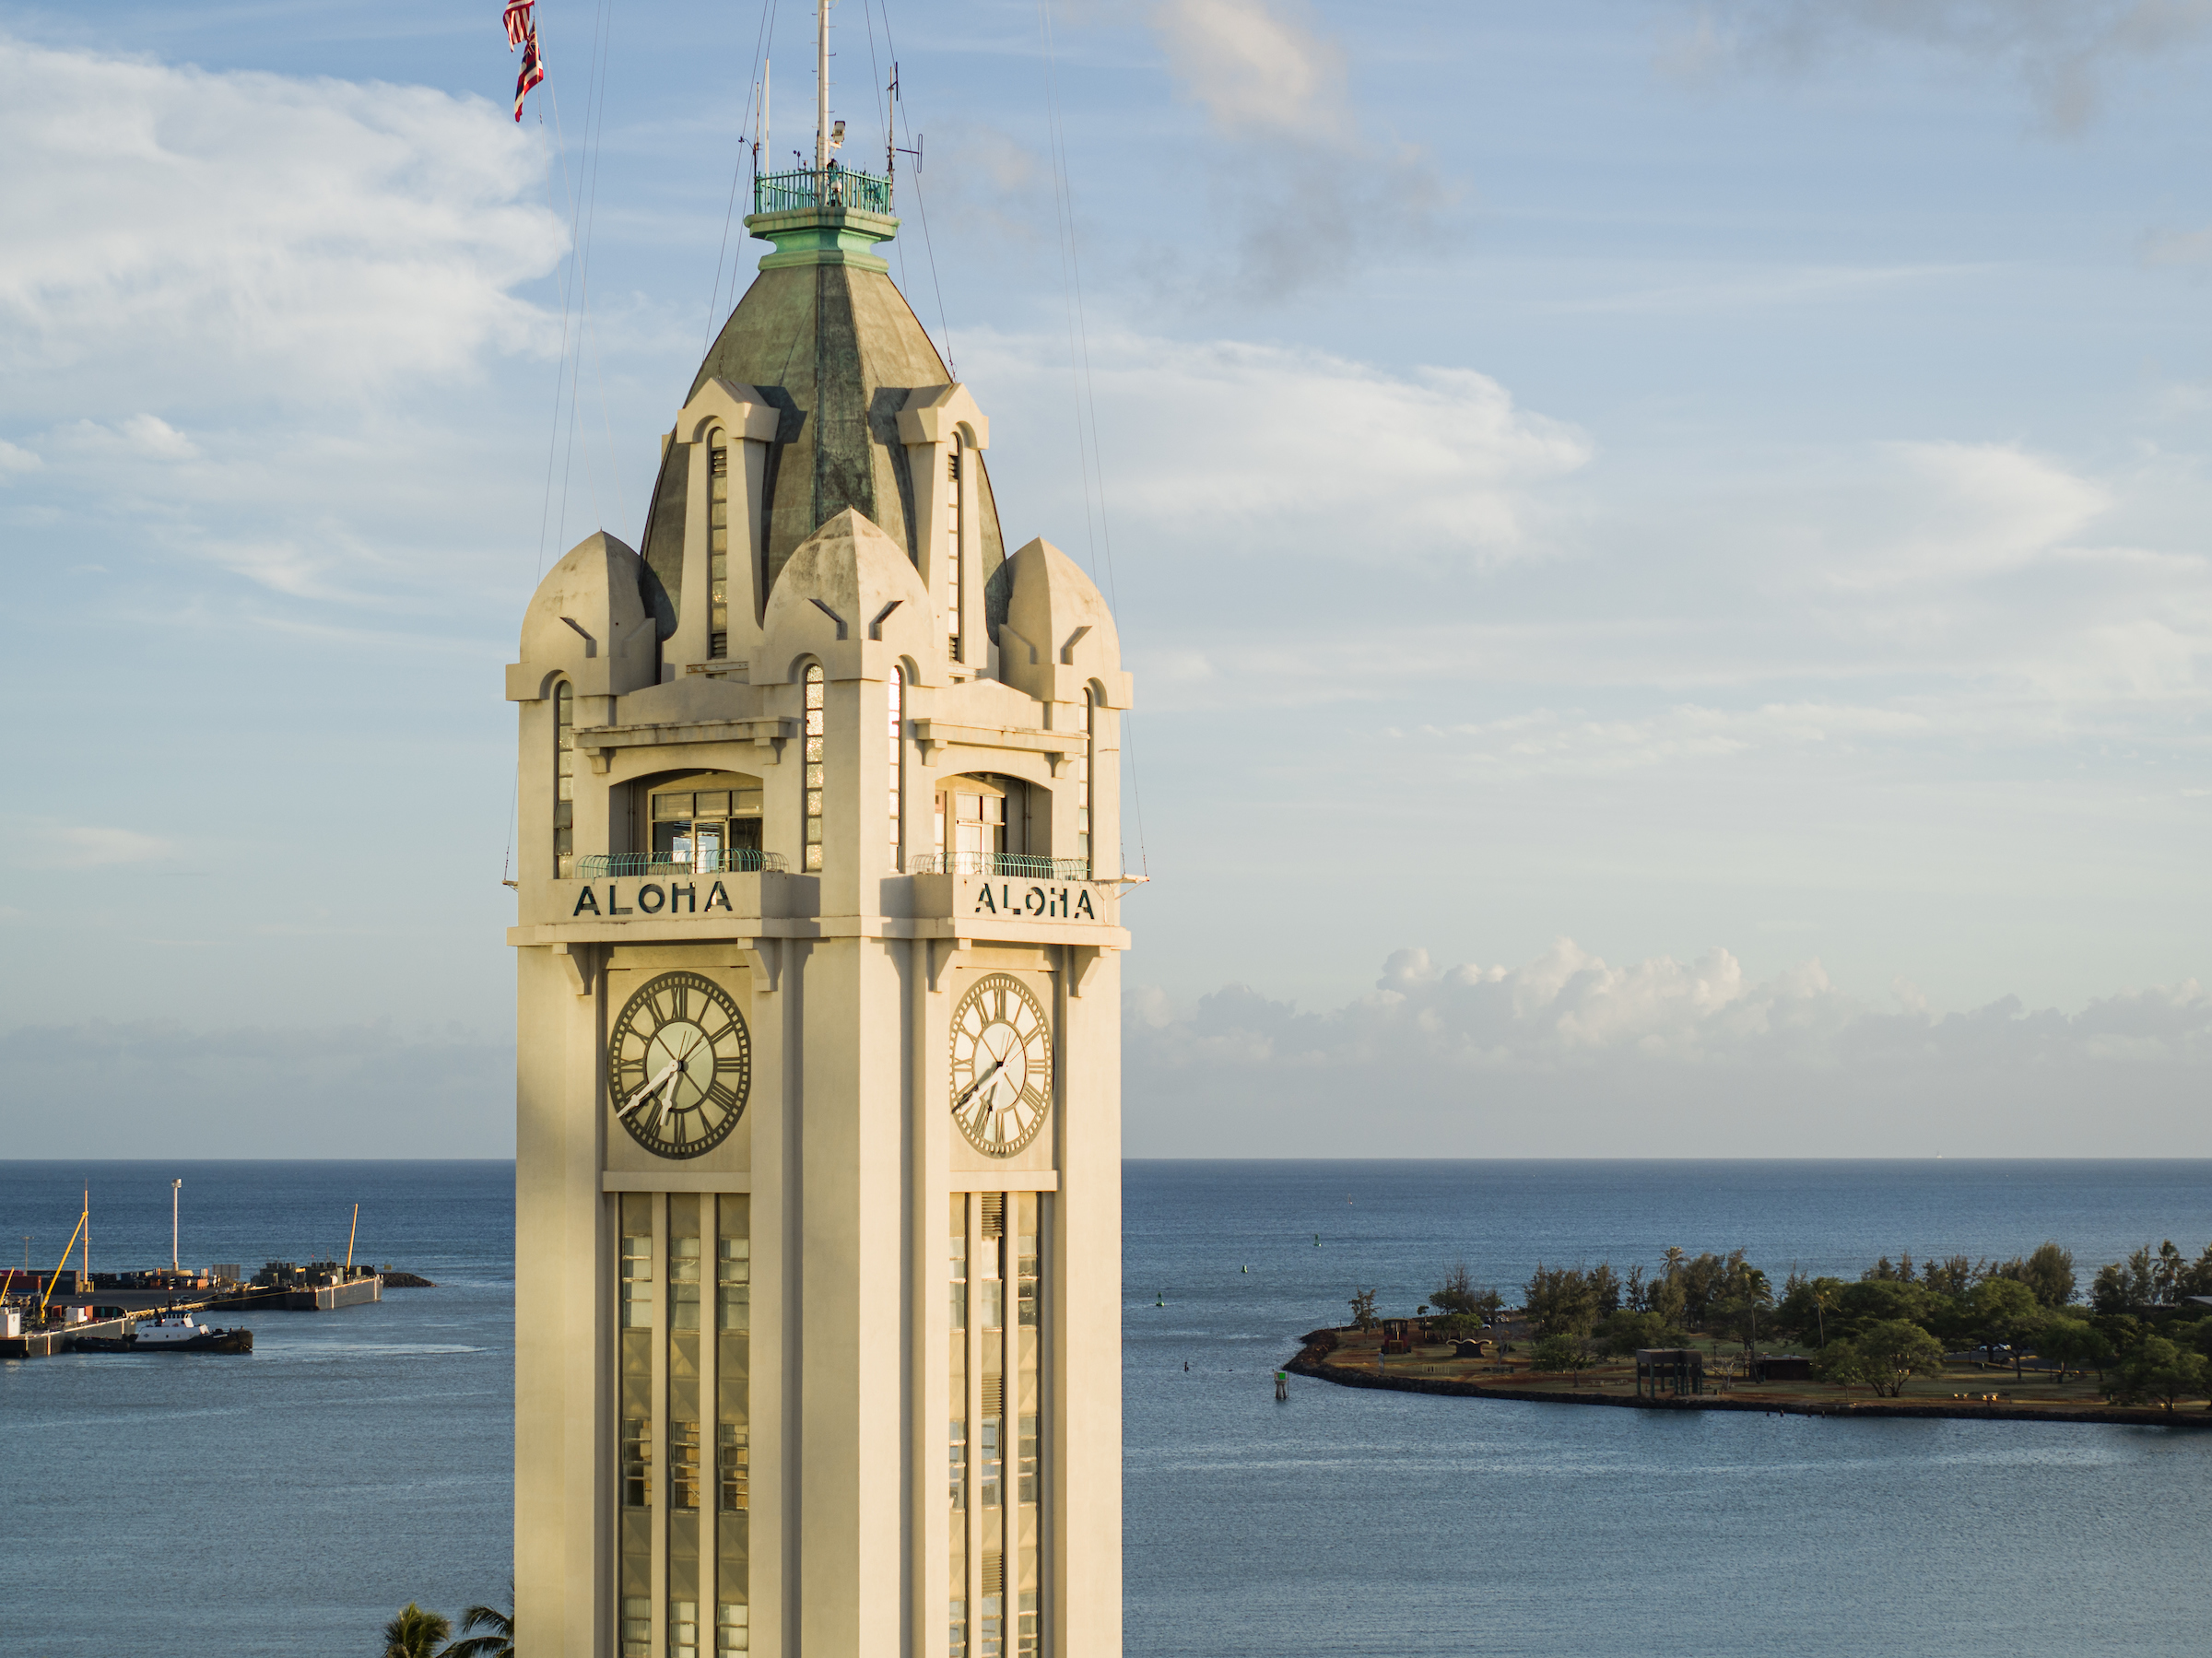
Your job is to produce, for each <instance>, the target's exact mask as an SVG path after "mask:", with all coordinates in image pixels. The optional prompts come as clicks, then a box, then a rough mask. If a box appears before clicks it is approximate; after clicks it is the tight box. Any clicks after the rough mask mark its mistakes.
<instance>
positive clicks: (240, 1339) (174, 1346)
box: [72, 1311, 253, 1353]
mask: <svg viewBox="0 0 2212 1658" xmlns="http://www.w3.org/2000/svg"><path fill="white" fill-rule="evenodd" d="M72 1345H73V1346H75V1348H76V1351H77V1352H79V1353H251V1352H252V1351H253V1331H251V1330H243V1329H240V1330H220V1329H216V1328H213V1327H211V1326H209V1325H206V1324H203V1323H197V1322H196V1321H195V1320H194V1318H193V1316H192V1314H191V1313H189V1312H177V1311H169V1312H163V1313H160V1314H159V1315H157V1316H156V1317H154V1318H152V1319H150V1320H148V1321H147V1323H143V1324H141V1325H140V1326H139V1327H138V1328H137V1329H135V1330H134V1331H132V1332H130V1333H129V1334H128V1335H80V1336H79V1337H77V1339H76V1342H75V1343H74V1344H72Z"/></svg>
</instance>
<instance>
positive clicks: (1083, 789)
mask: <svg viewBox="0 0 2212 1658" xmlns="http://www.w3.org/2000/svg"><path fill="white" fill-rule="evenodd" d="M1097 722H1098V708H1097V705H1096V701H1095V700H1094V699H1093V698H1092V696H1091V694H1090V689H1089V688H1088V686H1087V687H1085V688H1084V691H1083V755H1082V758H1079V759H1078V760H1077V761H1076V856H1077V857H1078V858H1081V859H1083V860H1084V861H1085V862H1087V863H1088V861H1089V859H1090V758H1091V753H1092V751H1093V749H1094V748H1096V747H1097V745H1098V736H1097V731H1098V724H1097ZM1084 873H1085V874H1086V875H1088V874H1089V871H1088V870H1086V871H1085V872H1084Z"/></svg>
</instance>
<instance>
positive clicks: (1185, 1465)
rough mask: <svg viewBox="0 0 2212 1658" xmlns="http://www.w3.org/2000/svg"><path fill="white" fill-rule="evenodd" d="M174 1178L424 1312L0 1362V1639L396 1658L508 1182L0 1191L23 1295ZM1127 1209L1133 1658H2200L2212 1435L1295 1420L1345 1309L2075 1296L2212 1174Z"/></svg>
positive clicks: (1485, 1406) (159, 1210) (488, 1493)
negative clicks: (1551, 1297)
mask: <svg viewBox="0 0 2212 1658" xmlns="http://www.w3.org/2000/svg"><path fill="white" fill-rule="evenodd" d="M178 1176H182V1178H183V1180H184V1182H185V1184H184V1190H183V1204H182V1212H183V1229H182V1230H183V1251H182V1252H183V1255H184V1257H185V1259H186V1261H187V1262H188V1263H191V1264H206V1263H208V1262H212V1261H225V1262H238V1263H241V1264H245V1265H247V1266H248V1267H249V1268H251V1267H253V1266H257V1265H259V1264H261V1262H262V1261H264V1260H266V1259H269V1258H272V1257H274V1258H280V1259H291V1260H305V1259H308V1258H311V1257H318V1256H328V1255H330V1254H331V1253H333V1252H335V1253H337V1254H338V1255H340V1256H341V1257H342V1256H343V1253H344V1247H345V1241H346V1240H345V1231H346V1223H347V1219H348V1218H349V1217H350V1214H351V1209H352V1205H354V1204H355V1203H356V1202H359V1204H360V1205H361V1233H360V1239H359V1244H358V1246H357V1251H358V1258H360V1259H365V1260H369V1261H372V1262H375V1263H379V1264H382V1263H383V1262H391V1263H393V1264H396V1265H397V1266H399V1267H401V1268H403V1269H406V1270H408V1271H412V1272H417V1273H420V1274H422V1275H423V1276H427V1277H429V1278H432V1279H434V1280H436V1281H437V1284H438V1286H439V1287H438V1288H435V1289H424V1290H411V1291H409V1290H394V1291H392V1292H389V1293H388V1295H387V1297H386V1299H385V1300H384V1301H383V1302H382V1304H381V1305H378V1306H373V1307H364V1308H358V1309H353V1310H349V1311H343V1312H336V1313H320V1314H315V1313H254V1314H250V1315H247V1316H245V1317H244V1318H242V1319H239V1320H237V1321H235V1322H241V1323H248V1324H250V1325H251V1326H252V1327H253V1330H254V1333H255V1349H254V1352H253V1355H252V1356H251V1357H249V1358H215V1357H211V1358H196V1359H194V1358H147V1357H138V1356H112V1357H109V1356H102V1357H95V1356H83V1357H76V1356H64V1357H60V1358H47V1359H38V1360H31V1361H24V1362H14V1363H0V1429H4V1430H5V1434H6V1452H5V1455H4V1456H0V1468H4V1469H5V1477H6V1497H5V1499H4V1500H0V1601H4V1602H5V1604H6V1605H7V1606H8V1608H9V1613H8V1625H9V1628H8V1630H7V1633H6V1640H5V1647H6V1651H8V1652H22V1653H24V1654H26V1655H27V1658H63V1655H65V1654H92V1653H100V1654H105V1653H109V1652H162V1653H165V1654H173V1655H177V1658H199V1655H200V1654H206V1655H207V1658H214V1655H215V1654H218V1653H220V1654H224V1655H225V1658H232V1655H235V1654H240V1653H264V1652H266V1653H279V1652H282V1653H292V1652H317V1653H324V1652H327V1653H343V1652H370V1651H373V1650H375V1646H376V1640H375V1636H376V1630H377V1629H378V1627H379V1626H380V1625H381V1624H382V1621H383V1620H384V1619H385V1618H387V1617H390V1616H391V1615H392V1613H393V1612H394V1610H396V1609H397V1608H398V1607H399V1606H400V1605H403V1604H405V1603H406V1601H408V1600H416V1601H418V1602H420V1603H421V1604H422V1605H427V1606H433V1607H437V1608H439V1609H441V1610H444V1611H446V1612H448V1613H452V1612H454V1611H457V1610H458V1609H459V1608H460V1607H461V1606H462V1605H465V1604H467V1603H469V1602H472V1601H493V1602H502V1601H503V1599H504V1596H505V1593H506V1590H507V1575H508V1550H509V1535H510V1534H509V1516H508V1504H509V1499H510V1491H511V1464H512V1285H513V1254H512V1248H513V1187H512V1165H510V1164H505V1163H403V1162H389V1163H283V1162H252V1163H246V1162H241V1163H206V1162H203V1163H150V1162H149V1163H122V1162H109V1163H89V1164H80V1163H69V1164H64V1163H41V1164H27V1163H12V1164H6V1165H0V1223H5V1225H4V1227H0V1241H6V1240H8V1239H10V1238H13V1239H15V1240H16V1241H17V1249H18V1264H20V1256H19V1251H20V1241H19V1239H20V1235H21V1234H22V1233H25V1232H29V1233H31V1234H32V1235H33V1240H34V1246H35V1249H36V1250H43V1251H44V1254H43V1255H42V1256H41V1255H39V1254H37V1253H36V1252H34V1256H33V1264H35V1265H37V1266H39V1267H41V1268H43V1267H49V1266H51V1265H52V1264H53V1259H52V1257H53V1254H54V1253H56V1252H58V1251H59V1247H60V1244H61V1241H62V1240H63V1239H64V1238H65V1237H66V1236H67V1235H68V1231H69V1229H70V1227H71V1226H72V1225H74V1224H75V1220H76V1211H77V1202H78V1199H77V1194H78V1192H79V1190H80V1189H81V1188H82V1187H83V1186H85V1185H87V1184H89V1185H90V1187H91V1190H92V1212H93V1223H94V1230H93V1241H92V1257H93V1258H92V1264H93V1267H94V1268H95V1270H100V1271H105V1270H109V1269H111V1268H116V1267H126V1266H145V1265H153V1264H160V1263H163V1262H166V1260H167V1259H168V1254H169V1219H170V1216H169V1182H170V1181H171V1179H172V1178H175V1177H178ZM1126 1180H1127V1190H1126V1242H1125V1246H1124V1264H1125V1275H1126V1282H1125V1291H1126V1294H1125V1302H1124V1330H1125V1333H1126V1335H1127V1346H1126V1352H1125V1358H1124V1370H1125V1382H1126V1434H1125V1443H1126V1452H1127V1480H1126V1494H1125V1510H1124V1511H1125V1536H1126V1540H1127V1546H1126V1558H1125V1569H1126V1574H1127V1583H1128V1590H1127V1597H1126V1615H1127V1643H1126V1644H1127V1651H1128V1652H1130V1653H1131V1654H1132V1655H1133V1658H1155V1655H1158V1658H1166V1655H1168V1654H1185V1653H1188V1654H1200V1653H1204V1654H1209V1655H1218V1654H1236V1655H1241V1654H1252V1655H1253V1658H1258V1655H1260V1654H1267V1655H1270V1658H1273V1655H1276V1654H1280V1653H1282V1652H1286V1651H1291V1650H1295V1649H1297V1648H1299V1647H1301V1646H1307V1645H1313V1644H1325V1645H1327V1646H1329V1647H1331V1648H1335V1649H1338V1650H1341V1651H1345V1652H1355V1653H1377V1654H1382V1653H1390V1654H1426V1653H1436V1654H1440V1655H1441V1654H1461V1653H1468V1652H1474V1653H1486V1654H1487V1653H1513V1654H1532V1655H1535V1654H1553V1653H1568V1652H1586V1651H1592V1650H1595V1649H1598V1648H1600V1647H1612V1646H1628V1647H1630V1648H1632V1649H1633V1650H1636V1651H1638V1652H1644V1653H1655V1654H1677V1653H1678V1654H1684V1655H1688V1654H1692V1653H1696V1654H1716V1653H1718V1654H1739V1653H1740V1654H1751V1653H1759V1654H1762V1655H1764V1654H1769V1653H1771V1652H1776V1651H1817V1652H1823V1653H1835V1654H1857V1653H1867V1654H1873V1653H1877V1652H1878V1653H1881V1654H1884V1655H1885V1658H1894V1655H1895V1654H1899V1653H1910V1654H1917V1653H1930V1654H1933V1653H1945V1654H1981V1653H1990V1654H1995V1653H1998V1652H2006V1653H2008V1654H2009V1653H2011V1652H2017V1651H2018V1650H2021V1649H2024V1648H2030V1649H2032V1648H2042V1647H2047V1646H2053V1645H2062V1646H2075V1647H2083V1646H2087V1647H2090V1648H2093V1649H2095V1650H2100V1651H2112V1652H2130V1653H2169V1652H2171V1653H2181V1652H2192V1653H2194V1652H2201V1651H2203V1650H2204V1649H2205V1648H2206V1644H2207V1642H2208V1640H2212V1596H2208V1595H2207V1593H2206V1591H2205V1590H2204V1589H2203V1587H2202V1583H2201V1562H2202V1561H2203V1560H2204V1559H2205V1558H2206V1557H2207V1554H2208V1553H2212V1514H2208V1513H2207V1512H2206V1504H2205V1503H2204V1501H2203V1500H2202V1498H2203V1493H2204V1492H2205V1490H2206V1484H2207V1476H2212V1433H2200V1432H2197V1431H2194V1430H2183V1429H2121V1428H2104V1427H2079V1426H2063V1425H2054V1424H2021V1423H1977V1422H1941V1421H1938V1422H1885V1423H1873V1422H1867V1423H1851V1422H1831V1421H1825V1420H1819V1419H1808V1418H1803V1417H1763V1416H1758V1415H1735V1414H1730V1415H1717V1416H1706V1415H1689V1416H1674V1415H1645V1414H1642V1413H1638V1412H1633V1411H1626V1410H1590V1409H1578V1408H1575V1407H1572V1406H1547V1405H1519V1404H1506V1403H1500V1402H1477V1401H1467V1400H1457V1399H1435V1398H1428V1397H1422V1396H1418V1395H1410V1394H1397V1393H1373V1392H1365V1391H1354V1390H1350V1389H1340V1388H1334V1387H1330V1386H1328V1385H1327V1384H1325V1383H1321V1382H1305V1381H1294V1382H1292V1384H1291V1386H1290V1389H1289V1398H1288V1401H1287V1402H1284V1403H1280V1404H1278V1403H1277V1402H1276V1400H1275V1396H1274V1387H1273V1375H1274V1371H1275V1370H1276V1368H1277V1365H1278V1364H1279V1363H1280V1362H1281V1360H1282V1359H1283V1358H1286V1357H1287V1356H1288V1353H1289V1352H1290V1350H1291V1348H1292V1346H1294V1345H1295V1344H1294V1339H1293V1338H1294V1337H1295V1336H1296V1335H1299V1334H1300V1332H1302V1331H1304V1330H1306V1329H1308V1328H1311V1327H1312V1326H1313V1325H1315V1324H1318V1323H1337V1322H1341V1321H1342V1319H1343V1317H1344V1316H1345V1302H1346V1300H1347V1298H1348V1296H1349V1295H1350V1293H1351V1291H1352V1289H1353V1288H1357V1287H1363V1286H1368V1285H1373V1286H1375V1287H1377V1288H1379V1289H1380V1291H1381V1299H1382V1305H1383V1307H1384V1308H1385V1309H1386V1310H1392V1309H1404V1310H1410V1308H1411V1307H1412V1305H1413V1304H1414V1303H1416V1302H1417V1301H1418V1300H1420V1299H1425V1297H1426V1294H1427V1292H1428V1290H1429V1289H1430V1288H1432V1287H1433V1286H1434V1284H1435V1282H1436V1281H1437V1279H1438V1278H1439V1277H1440V1276H1441V1273H1442V1272H1443V1270H1444V1269H1445V1268H1447V1267H1449V1266H1450V1265H1451V1264H1453V1263H1454V1262H1457V1261H1460V1260H1463V1259H1464V1260H1465V1262H1466V1263H1467V1264H1468V1265H1469V1267H1470V1268H1471V1269H1472V1271H1473V1272H1474V1274H1475V1276H1477V1279H1482V1280H1488V1281H1491V1282H1495V1283H1498V1284H1500V1286H1503V1287H1509V1288H1510V1287H1511V1286H1512V1285H1514V1284H1516V1283H1518V1282H1520V1281H1522V1280H1524V1279H1525V1278H1526V1276H1527V1275H1528V1272H1529V1269H1530V1268H1531V1267H1532V1266H1533V1264H1535V1261H1536V1260H1537V1259H1538V1258H1539V1257H1541V1258H1542V1259H1544V1260H1547V1261H1552V1262H1576V1261H1583V1262H1592V1263H1594V1262H1595V1261H1597V1260H1599V1259H1601V1258H1609V1259H1611V1260H1612V1261H1613V1263H1614V1264H1615V1265H1616V1266H1617V1267H1622V1268H1625V1267H1626V1266H1627V1265H1629V1264H1631V1263H1634V1262H1641V1263H1643V1264H1645V1265H1646V1266H1647V1267H1648V1266H1649V1265H1651V1264H1653V1263H1654V1262H1656V1261H1657V1260H1658V1259H1659V1257H1660V1255H1661V1252H1663V1251H1664V1250H1665V1248H1666V1247H1667V1246H1668V1245H1669V1244H1679V1245H1680V1246H1682V1247H1683V1248H1685V1249H1687V1250H1688V1251H1690V1252H1693V1253H1695V1252H1699V1251H1700V1250H1705V1249H1712V1250H1721V1251H1724V1250H1727V1249H1731V1248H1735V1247H1739V1246H1740V1247H1743V1248H1745V1249H1747V1250H1748V1251H1749V1252H1750V1254H1751V1257H1752V1259H1753V1260H1754V1261H1755V1262H1757V1263H1759V1264H1761V1265H1763V1266H1765V1267H1767V1268H1768V1269H1769V1270H1770V1271H1771V1272H1772V1273H1773V1274H1774V1275H1775V1276H1776V1277H1777V1278H1779V1277H1780V1276H1782V1275H1783V1274H1784V1273H1786V1272H1787V1271H1788V1270H1789V1269H1790V1267H1791V1266H1792V1264H1796V1265H1798V1266H1800V1267H1802V1268H1803V1269H1804V1270H1806V1271H1818V1272H1839V1273H1845V1274H1849V1275H1851V1276H1855V1275H1856V1273H1857V1272H1858V1271H1859V1269H1860V1268H1861V1267H1863V1266H1864V1265H1865V1264H1867V1263H1869V1262H1870V1261H1871V1260H1872V1259H1873V1258H1874V1257H1875V1256H1876V1255H1877V1254H1888V1255H1890V1256H1891V1257H1892V1258H1894V1257H1895V1256H1896V1255H1897V1254H1898V1252H1900V1250H1908V1249H1909V1250H1911V1251H1912V1252H1913V1254H1914V1255H1915V1256H1916V1257H1921V1256H1925V1255H1929V1254H1952V1253H1967V1254H1971V1255H1995V1256H2004V1255H2010V1254H2015V1253H2020V1252H2025V1251H2027V1250H2029V1249H2031V1248H2033V1247H2034V1245H2036V1244H2037V1243H2040V1242H2041V1241H2043V1240H2044V1239H2046V1238H2054V1239H2056V1240H2057V1241H2060V1242H2061V1243H2064V1244H2065V1245H2067V1247H2069V1248H2071V1249H2072V1250H2073V1251H2074V1252H2075V1255H2076V1258H2077V1270H2078V1271H2079V1272H2080V1273H2081V1275H2082V1276H2083V1278H2084V1280H2085V1281H2086V1279H2087V1277H2088V1274H2089V1273H2090V1272H2092V1271H2093V1270H2094V1268H2095V1266H2096V1265H2097V1264H2100V1263H2101V1262H2103V1261H2107V1260H2112V1259H2116V1258H2118V1257H2119V1256H2121V1255H2123V1254H2124V1253H2125V1252H2127V1251H2128V1250H2130V1249H2133V1248H2135V1247H2136V1246H2137V1245H2139V1244H2141V1243H2144V1242H2146V1241H2148V1242H2152V1243H2156V1242H2157V1241H2159V1239H2162V1238H2169V1237H2171V1238H2172V1239H2173V1240H2174V1241H2176V1242H2177V1243H2179V1244H2180V1245H2181V1246H2182V1247H2183V1249H2185V1250H2187V1251H2188V1252H2190V1253H2191V1254H2193V1255H2194V1253H2195V1252H2196V1251H2197V1250H2198V1249H2200V1248H2201V1247H2203V1245H2204V1243H2205V1242H2206V1241H2207V1240H2208V1239H2212V1163H2204V1162H2163V1163H2111V1162H2104V1163H2063V1164H2062V1163H1997V1162H1991V1163H1961V1162H1956V1161H1929V1162H1915V1163H1781V1164H1757V1163H1688V1162H1684V1163H1654V1162H1644V1163H1607V1162H1573V1163H1567V1162H1552V1163H1467V1162H1448V1163H1395V1162H1295V1163H1292V1162H1245V1163H1197V1162H1182V1163H1162V1162H1133V1163H1131V1164H1130V1165H1128V1167H1127V1171H1126ZM1317 1240H1318V1241H1317ZM1162 1303H1164V1305H1163V1304H1162ZM1186 1365H1187V1367H1188V1368H1187V1370H1186V1369H1185V1366H1186ZM527 1640H528V1637H527V1632H526V1631H525V1632H524V1642H525V1650H526V1643H527Z"/></svg>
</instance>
